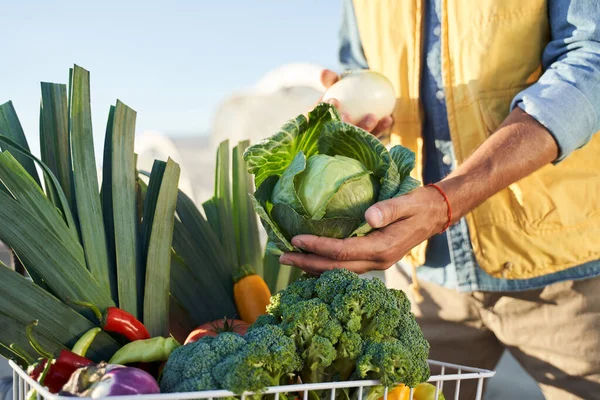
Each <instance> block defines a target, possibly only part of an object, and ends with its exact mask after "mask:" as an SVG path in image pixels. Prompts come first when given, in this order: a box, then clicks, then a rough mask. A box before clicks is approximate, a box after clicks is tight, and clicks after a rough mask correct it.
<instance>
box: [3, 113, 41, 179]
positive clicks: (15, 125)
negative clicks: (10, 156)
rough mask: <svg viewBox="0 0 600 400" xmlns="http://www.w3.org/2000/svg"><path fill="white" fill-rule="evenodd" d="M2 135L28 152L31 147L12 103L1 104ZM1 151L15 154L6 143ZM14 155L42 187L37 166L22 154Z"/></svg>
mask: <svg viewBox="0 0 600 400" xmlns="http://www.w3.org/2000/svg"><path fill="white" fill-rule="evenodd" d="M0 135H2V136H6V137H7V138H9V139H11V140H13V141H14V142H15V143H17V144H18V145H19V146H21V147H23V148H24V149H26V150H27V151H28V152H29V151H30V150H29V145H28V144H27V139H26V138H25V133H24V132H23V128H22V127H21V122H20V121H19V118H18V117H17V112H16V111H15V107H14V106H13V104H12V101H9V102H7V103H4V104H0ZM0 149H4V150H9V151H11V152H13V149H12V148H11V146H10V145H9V146H7V145H6V143H4V146H0ZM13 153H14V156H15V158H16V159H17V160H18V161H19V163H20V164H21V165H22V166H23V167H24V168H25V169H26V170H27V172H29V175H31V177H32V178H33V180H34V181H35V182H36V183H37V184H38V186H40V187H41V186H42V184H41V183H40V178H39V176H38V173H37V170H36V169H35V165H34V164H33V161H32V160H31V159H29V158H27V157H25V156H23V155H22V154H19V153H15V152H13Z"/></svg>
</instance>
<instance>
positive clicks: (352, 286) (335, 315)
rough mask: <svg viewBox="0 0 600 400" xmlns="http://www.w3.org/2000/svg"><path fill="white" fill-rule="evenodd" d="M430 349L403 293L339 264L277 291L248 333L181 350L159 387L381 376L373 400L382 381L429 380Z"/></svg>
mask: <svg viewBox="0 0 600 400" xmlns="http://www.w3.org/2000/svg"><path fill="white" fill-rule="evenodd" d="M428 354H429V344H428V342H427V341H426V340H425V339H424V337H423V334H422V332H421V330H420V328H419V326H418V325H417V323H416V321H415V318H414V315H413V314H412V312H411V309H410V301H409V300H408V298H407V297H406V295H405V294H404V292H402V291H399V290H394V289H388V288H386V287H385V285H384V283H383V282H382V281H381V280H379V279H376V278H374V279H362V278H360V277H359V276H358V275H357V274H355V273H353V272H350V271H347V270H341V269H338V270H332V271H327V272H325V273H323V274H322V275H321V276H320V277H311V276H303V277H302V278H301V279H299V280H298V281H296V282H294V283H293V284H291V285H290V286H288V288H286V289H284V290H282V291H281V292H279V293H277V294H276V295H274V296H273V297H272V298H271V303H270V305H269V307H268V314H266V315H263V316H261V317H259V318H258V319H257V321H256V322H255V323H254V324H252V325H251V326H250V327H249V329H248V333H247V334H246V335H244V336H240V335H238V334H235V333H231V332H226V333H221V334H219V335H217V336H216V337H214V338H213V337H204V338H202V339H200V340H198V341H196V342H195V343H191V344H188V345H184V346H183V347H179V348H177V349H176V350H175V351H174V352H173V353H172V355H171V357H169V360H168V361H167V364H166V366H165V368H164V371H163V377H162V380H161V382H160V384H161V390H162V391H164V392H181V391H201V390H211V389H212V390H214V389H227V390H230V391H233V392H235V393H242V392H244V391H258V392H260V390H262V389H265V388H266V387H267V386H273V385H282V384H287V383H290V382H295V381H296V378H299V379H300V380H301V381H302V382H303V383H309V382H312V383H317V382H331V381H345V380H354V379H376V380H381V383H382V385H383V386H381V387H376V388H375V389H372V390H371V391H370V393H369V398H373V399H376V398H378V397H380V396H381V395H382V393H383V387H384V386H388V387H389V386H394V385H395V384H397V383H403V384H404V385H406V386H409V387H415V386H416V385H417V384H419V383H421V382H424V381H426V380H427V379H428V378H429V367H428V364H427V356H428ZM342 392H343V391H340V393H342ZM346 395H348V393H346Z"/></svg>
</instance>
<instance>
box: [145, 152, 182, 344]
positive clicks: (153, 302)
mask: <svg viewBox="0 0 600 400" xmlns="http://www.w3.org/2000/svg"><path fill="white" fill-rule="evenodd" d="M155 163H163V162H162V161H155ZM179 174H180V169H179V165H177V163H175V162H174V161H173V160H171V159H170V158H169V159H168V160H167V163H166V166H165V168H164V172H163V173H162V174H161V176H156V177H154V176H152V175H150V183H149V185H148V193H147V197H146V198H147V199H153V198H156V202H149V203H147V206H148V209H147V210H144V215H145V216H148V215H151V219H150V221H149V222H151V223H149V224H148V226H151V227H152V229H151V230H150V231H149V232H150V235H149V237H148V242H147V243H148V246H147V247H146V250H145V251H144V254H146V259H145V261H146V282H145V288H146V291H145V293H144V312H143V321H144V325H146V328H148V331H149V332H150V335H152V336H168V335H169V289H170V273H171V272H170V270H171V243H172V238H173V225H174V215H175V207H176V205H177V185H178V183H179ZM155 179H158V180H159V182H160V184H159V185H158V187H159V189H158V195H154V194H152V193H151V191H152V190H154V187H155V186H156V185H155V184H154V183H153V180H155ZM145 232H148V230H146V231H145ZM134 276H135V275H134Z"/></svg>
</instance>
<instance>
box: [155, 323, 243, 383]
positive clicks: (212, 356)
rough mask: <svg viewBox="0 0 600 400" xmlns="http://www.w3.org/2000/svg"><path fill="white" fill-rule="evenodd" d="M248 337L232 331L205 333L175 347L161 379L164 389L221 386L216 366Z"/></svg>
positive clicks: (235, 350)
mask: <svg viewBox="0 0 600 400" xmlns="http://www.w3.org/2000/svg"><path fill="white" fill-rule="evenodd" d="M245 344H246V340H245V339H244V338H242V337H241V336H240V335H238V334H236V333H232V332H224V333H221V334H220V335H218V336H217V337H215V338H213V337H210V336H205V337H203V338H201V339H200V340H198V341H197V342H194V343H189V344H186V345H185V346H181V347H178V348H177V349H175V350H174V351H173V353H172V354H171V356H170V357H169V359H168V360H167V363H166V365H165V368H164V370H163V374H162V378H161V380H160V389H161V392H165V393H171V392H190V391H192V392H196V391H201V390H211V389H217V388H219V385H218V383H217V382H216V381H215V380H214V379H213V377H212V369H213V368H214V367H215V366H216V365H217V364H218V363H219V362H221V360H222V359H223V358H224V357H226V356H227V355H229V354H233V353H235V352H237V351H238V350H239V349H240V348H242V347H243V346H244V345H245Z"/></svg>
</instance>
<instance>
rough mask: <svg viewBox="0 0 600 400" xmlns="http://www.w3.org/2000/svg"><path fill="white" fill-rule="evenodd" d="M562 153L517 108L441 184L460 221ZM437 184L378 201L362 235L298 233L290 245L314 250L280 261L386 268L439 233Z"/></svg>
mask: <svg viewBox="0 0 600 400" xmlns="http://www.w3.org/2000/svg"><path fill="white" fill-rule="evenodd" d="M557 156H558V145H557V144H556V141H555V140H554V138H553V137H552V135H551V134H550V132H548V130H547V129H546V128H545V127H544V126H543V125H541V124H540V123H539V122H537V121H536V120H535V119H533V118H532V117H531V116H530V115H528V114H527V113H525V112H524V111H522V110H521V109H520V108H515V109H514V110H513V111H512V112H511V114H510V115H509V116H508V118H506V120H505V121H504V122H503V124H502V125H501V126H500V127H499V128H498V130H497V131H496V132H495V133H494V134H493V135H491V136H490V138H489V139H488V140H486V141H485V142H484V143H483V144H482V145H481V146H480V147H479V148H478V149H477V150H476V151H475V152H474V153H473V154H472V155H471V157H469V158H468V159H467V160H466V161H465V162H464V163H463V164H461V165H460V166H459V167H458V168H457V169H456V170H455V171H454V172H453V173H452V174H450V175H449V176H448V177H446V178H444V179H443V180H442V181H441V182H438V186H440V187H441V188H442V189H443V190H444V192H445V193H446V195H447V196H448V199H449V202H450V206H451V207H452V221H451V222H456V221H458V220H459V219H460V218H462V217H463V216H464V215H465V214H467V213H468V212H469V211H471V210H472V209H474V208H475V207H477V206H478V205H479V204H481V203H482V202H483V201H485V200H486V199H488V198H489V197H491V196H492V195H494V194H495V193H497V192H498V191H500V190H502V189H504V188H506V187H508V186H509V185H510V184H511V183H513V182H516V181H518V180H520V179H522V178H524V177H526V176H528V175H529V174H531V173H532V172H534V171H536V170H537V169H539V168H541V167H543V166H545V165H547V164H548V163H550V162H552V161H553V160H555V159H556V158H557ZM446 207H447V206H446V203H445V201H444V198H443V197H442V195H441V194H440V193H439V192H438V191H437V190H436V189H434V188H427V187H426V188H418V189H415V190H414V191H412V192H411V193H409V194H407V195H404V196H400V197H398V198H395V199H390V200H386V201H382V202H379V203H377V204H375V205H373V206H371V207H370V208H369V209H368V210H367V212H366V213H365V218H366V220H367V222H368V223H369V225H371V226H372V227H374V228H379V229H378V230H376V231H374V232H372V233H370V234H369V235H367V236H364V237H357V238H348V239H342V240H340V239H329V238H323V237H316V236H310V235H299V236H296V237H295V238H293V239H292V244H293V245H295V246H296V247H299V248H301V249H303V250H305V251H307V252H310V253H312V254H301V253H285V254H284V255H282V256H281V258H280V261H281V263H282V264H291V265H294V266H296V267H299V268H301V269H303V270H305V271H306V272H309V273H313V274H319V273H321V272H323V271H326V270H329V269H333V268H346V269H349V270H351V271H355V272H357V273H364V272H367V271H371V270H378V269H379V270H380V269H387V268H389V267H390V266H391V265H393V264H394V263H396V262H397V261H399V260H400V259H402V257H403V256H404V255H405V254H406V253H407V252H408V251H409V250H410V249H412V248H413V247H414V246H416V245H418V244H419V243H421V242H423V241H424V240H427V239H428V238H430V237H431V236H433V235H434V234H436V233H438V232H440V230H441V229H443V227H444V226H445V224H446V222H447V211H448V210H447V208H446Z"/></svg>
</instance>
